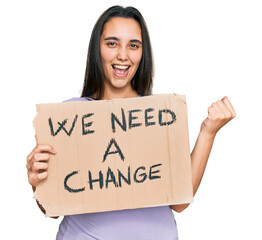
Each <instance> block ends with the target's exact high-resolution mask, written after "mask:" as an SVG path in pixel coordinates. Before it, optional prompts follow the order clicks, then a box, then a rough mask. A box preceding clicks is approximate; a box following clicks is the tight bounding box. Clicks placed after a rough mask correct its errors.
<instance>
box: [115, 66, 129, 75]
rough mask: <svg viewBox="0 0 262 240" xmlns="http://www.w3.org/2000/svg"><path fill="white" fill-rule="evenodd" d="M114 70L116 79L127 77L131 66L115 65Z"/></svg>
mask: <svg viewBox="0 0 262 240" xmlns="http://www.w3.org/2000/svg"><path fill="white" fill-rule="evenodd" d="M112 68H113V70H114V74H115V76H116V77H126V76H127V74H128V70H129V68H130V65H117V64H113V65H112Z"/></svg>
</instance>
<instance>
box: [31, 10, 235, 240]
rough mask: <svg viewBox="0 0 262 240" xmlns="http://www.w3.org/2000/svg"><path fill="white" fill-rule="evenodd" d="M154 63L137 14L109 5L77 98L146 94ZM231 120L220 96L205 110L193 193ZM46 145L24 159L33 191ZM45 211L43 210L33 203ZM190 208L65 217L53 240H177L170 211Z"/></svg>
mask: <svg viewBox="0 0 262 240" xmlns="http://www.w3.org/2000/svg"><path fill="white" fill-rule="evenodd" d="M152 75H153V61H152V53H151V45H150V39H149V34H148V31H147V27H146V24H145V22H144V20H143V17H142V15H141V14H140V13H139V11H138V10H136V9H135V8H132V7H127V8H122V7H120V6H114V7H111V8H109V9H108V10H107V11H105V12H104V13H103V14H102V15H101V16H100V18H99V19H98V21H97V23H96V25H95V26H94V29H93V32H92V35H91V39H90V43H89V50H88V57H87V66H86V74H85V81H84V86H83V91H82V97H81V98H75V99H71V100H70V101H74V100H78V101H87V100H93V99H96V100H99V99H113V98H131V97H138V96H146V95H150V94H151V89H152ZM234 117H235V111H234V109H233V107H232V105H231V103H230V101H229V100H228V98H227V97H224V98H223V99H222V100H221V101H217V102H215V103H213V104H212V105H211V106H210V107H209V108H208V116H207V118H206V119H205V120H204V121H203V123H202V125H201V130H200V133H199V136H198V139H197V142H196V145H195V147H194V150H193V151H192V154H191V159H192V181H193V192H194V194H195V193H196V191H197V189H198V187H199V184H200V182H201V178H202V176H203V173H204V170H205V166H206V163H207V160H208V156H209V153H210V151H211V148H212V145H213V141H214V138H215V135H216V133H217V132H218V130H219V129H220V128H221V127H222V126H224V125H225V124H226V123H227V122H228V121H230V120H231V119H232V118H234ZM55 153H56V152H55V149H53V148H52V146H48V145H37V146H36V147H35V148H34V150H33V151H32V152H31V153H30V154H29V155H28V158H27V159H28V162H27V169H28V179H29V183H30V184H31V185H32V186H33V189H34V190H35V187H36V186H37V185H38V184H39V182H41V181H42V180H44V179H45V178H47V168H48V159H49V155H50V154H55ZM38 205H39V207H40V208H41V209H42V211H43V212H44V209H43V208H42V207H41V205H40V204H38ZM188 205H189V204H181V205H171V206H161V207H152V208H141V209H132V210H122V211H112V212H102V213H91V214H81V215H71V216H65V217H64V219H63V221H62V222H61V224H60V228H59V231H58V234H57V239H59V240H61V239H63V240H67V239H81V240H83V239H106V240H110V239H114V240H118V239H121V240H123V239H132V240H134V239H150V240H154V239H156V240H159V239H161V240H165V239H166V240H171V239H178V236H177V228H176V222H175V219H174V216H173V214H172V209H173V210H175V211H177V212H181V211H183V210H184V209H185V208H186V207H187V206H188Z"/></svg>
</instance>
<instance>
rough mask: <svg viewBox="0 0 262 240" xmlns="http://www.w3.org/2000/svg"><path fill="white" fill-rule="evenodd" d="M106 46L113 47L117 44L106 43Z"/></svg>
mask: <svg viewBox="0 0 262 240" xmlns="http://www.w3.org/2000/svg"><path fill="white" fill-rule="evenodd" d="M106 45H107V46H108V47H115V46H116V45H117V44H116V42H107V43H106Z"/></svg>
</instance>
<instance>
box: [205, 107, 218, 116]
mask: <svg viewBox="0 0 262 240" xmlns="http://www.w3.org/2000/svg"><path fill="white" fill-rule="evenodd" d="M216 115H217V110H216V109H215V108H214V106H213V104H212V105H211V106H210V107H209V108H208V116H207V118H209V119H212V118H214V117H215V116H216Z"/></svg>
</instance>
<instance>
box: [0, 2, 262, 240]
mask: <svg viewBox="0 0 262 240" xmlns="http://www.w3.org/2000/svg"><path fill="white" fill-rule="evenodd" d="M115 4H122V5H124V6H128V5H132V6H135V7H137V8H138V9H139V10H140V11H141V12H142V14H143V16H144V18H145V20H146V22H147V25H148V28H149V32H150V35H151V41H152V46H153V51H154V57H155V66H156V71H155V85H154V93H174V92H175V93H178V94H185V95H186V96H187V103H188V115H189V133H190V145H191V149H192V148H193V146H194V143H195V140H196V138H197V134H198V132H199V128H200V125H201V122H202V121H203V120H204V118H205V117H206V115H207V108H208V106H209V105H210V104H211V103H212V102H214V101H216V100H218V99H221V98H222V97H223V96H228V97H229V99H230V100H231V102H232V104H233V105H234V107H235V110H236V112H237V117H236V118H235V119H234V120H233V121H232V122H230V123H229V124H228V125H227V126H225V127H224V128H223V129H221V131H220V132H219V133H218V135H217V137H216V140H215V144H214V147H213V149H212V153H211V156H210V159H209V162H208V165H207V169H206V172H205V174H204V177H203V181H202V183H201V185H200V188H199V190H198V192H197V194H196V196H195V200H194V203H193V204H191V206H190V207H189V208H188V209H186V210H185V211H184V212H182V213H180V214H175V217H176V220H177V224H178V231H179V236H180V239H181V240H192V239H197V240H210V239H212V240H216V239H230V240H231V239H243V240H244V239H245V240H246V239H252V240H254V239H262V233H261V230H260V229H261V228H260V227H261V223H262V221H261V214H262V207H261V202H262V194H261V189H262V174H261V171H262V164H261V161H262V157H261V147H262V146H261V134H262V127H261V124H262V120H261V117H262V114H261V110H262V108H261V103H262V101H261V91H262V87H261V85H260V81H261V80H262V14H261V13H262V7H261V1H255V0H248V1H247V0H246V1H243V0H235V1H234V0H220V1H214V0H206V1H204V0H199V1H193V0H192V1H189V0H187V1H186V0H184V1H164V0H162V1H155V2H153V1H141V0H139V1H136V0H133V1H102V0H96V1H88V0H77V1H73V0H71V1H68V0H63V1H61V0H52V1H51V0H45V1H38V0H23V1H19V0H16V1H15V0H6V1H1V3H0V34H1V37H0V41H1V44H0V79H1V87H0V97H1V101H0V102H1V117H0V124H1V125H0V126H1V131H0V132H1V174H0V186H1V195H0V201H1V203H0V214H1V215H0V216H1V220H2V221H1V222H2V223H1V232H0V238H1V239H18V238H19V239H28V240H30V239H38V240H42V239H45V240H46V239H55V236H56V232H57V229H58V225H59V222H60V221H61V219H62V218H60V219H58V220H54V219H49V218H45V217H44V215H43V214H42V213H41V212H40V210H39V209H38V207H37V206H36V204H35V200H34V199H33V194H32V191H31V187H30V185H29V184H28V181H27V172H26V168H25V165H26V156H27V155H28V154H29V153H30V152H31V150H32V149H33V147H34V146H35V139H34V129H33V125H32V121H33V118H34V116H35V114H36V111H35V104H37V103H47V102H61V101H63V100H65V99H68V98H71V97H73V96H79V95H80V92H81V88H82V83H83V78H84V71H85V61H86V54H87V48H88V42H89V37H90V33H91V30H92V27H93V25H94V24H95V21H96V20H97V18H98V17H99V15H100V14H101V13H102V12H103V11H104V10H105V9H107V8H108V7H109V6H112V5H115Z"/></svg>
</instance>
